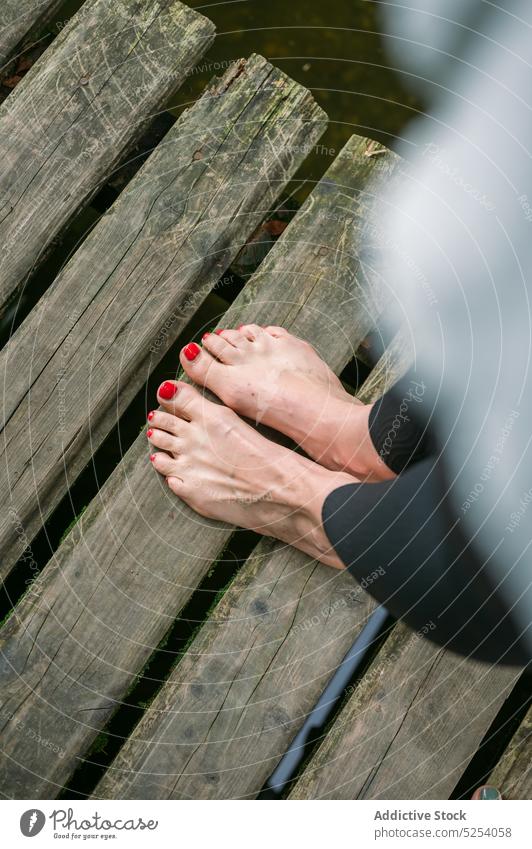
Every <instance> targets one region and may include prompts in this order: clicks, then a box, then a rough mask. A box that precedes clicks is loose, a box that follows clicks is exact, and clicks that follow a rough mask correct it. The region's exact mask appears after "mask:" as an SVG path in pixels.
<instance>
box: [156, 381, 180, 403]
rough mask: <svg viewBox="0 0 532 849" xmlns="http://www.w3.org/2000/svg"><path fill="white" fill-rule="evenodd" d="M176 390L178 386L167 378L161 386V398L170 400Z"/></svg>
mask: <svg viewBox="0 0 532 849" xmlns="http://www.w3.org/2000/svg"><path fill="white" fill-rule="evenodd" d="M176 392H177V386H176V385H175V383H171V382H170V381H169V380H165V382H164V383H162V384H161V386H159V395H160V396H161V398H164V400H165V401H169V400H170V398H173V397H174V395H175V394H176Z"/></svg>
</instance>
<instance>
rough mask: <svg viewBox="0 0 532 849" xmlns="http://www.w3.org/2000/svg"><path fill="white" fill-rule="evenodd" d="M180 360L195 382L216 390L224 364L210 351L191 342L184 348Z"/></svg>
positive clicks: (186, 372)
mask: <svg viewBox="0 0 532 849" xmlns="http://www.w3.org/2000/svg"><path fill="white" fill-rule="evenodd" d="M179 362H180V363H181V365H182V366H183V370H184V372H185V374H187V375H188V377H190V379H191V380H193V381H194V383H197V384H198V386H205V387H206V388H207V389H211V390H212V391H213V392H216V387H217V383H218V381H219V377H220V374H219V372H220V369H221V368H222V366H221V365H220V363H219V362H218V361H217V360H216V359H215V358H214V357H213V356H212V354H210V353H209V351H207V350H206V349H205V348H200V346H199V345H196V343H195V342H191V344H190V345H186V346H185V347H184V348H183V349H182V351H181V353H180V355H179Z"/></svg>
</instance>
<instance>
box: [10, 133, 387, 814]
mask: <svg viewBox="0 0 532 849" xmlns="http://www.w3.org/2000/svg"><path fill="white" fill-rule="evenodd" d="M367 145H368V142H367V140H365V139H361V138H357V137H355V138H353V139H352V140H351V141H350V142H349V143H348V145H347V146H346V148H345V151H344V156H342V157H341V158H340V159H338V160H337V161H336V162H335V163H334V164H333V165H332V167H331V169H330V170H329V172H328V173H327V175H326V177H325V178H324V179H323V180H322V181H321V182H320V184H319V185H318V186H317V187H316V189H315V191H314V192H313V193H312V195H311V196H310V197H309V199H308V200H307V201H306V203H305V204H304V206H303V207H302V209H301V210H300V213H299V214H298V215H297V216H296V217H295V219H294V220H293V221H292V223H291V224H290V225H289V227H288V228H287V229H286V230H285V232H284V234H283V236H282V237H281V238H280V240H279V242H277V244H276V246H275V247H274V248H273V249H272V251H271V253H270V254H269V256H268V257H267V259H266V261H265V267H264V269H262V270H261V271H259V272H258V274H257V275H255V276H254V278H252V280H250V282H249V284H248V285H247V286H246V287H245V289H244V290H243V292H242V293H241V294H240V295H239V297H238V298H237V300H236V301H235V303H234V304H233V306H232V308H231V310H230V311H229V313H228V314H227V317H226V320H227V324H228V326H231V325H232V324H234V323H238V320H242V321H245V320H248V321H250V320H255V319H258V320H259V321H260V323H262V324H265V323H266V322H267V321H269V322H271V323H274V324H284V325H286V326H288V327H292V328H294V329H297V330H298V332H300V333H302V334H304V335H306V336H307V338H308V339H309V340H310V341H311V342H312V343H313V344H315V345H316V346H317V348H318V349H319V350H322V351H325V352H326V354H327V359H328V360H329V362H330V363H331V364H332V365H333V366H334V367H335V368H336V369H337V370H338V369H340V368H341V367H342V366H343V365H344V364H345V362H346V361H347V360H348V359H349V357H350V355H351V352H352V351H354V350H356V348H357V347H358V345H359V344H360V341H361V339H362V338H364V336H365V335H366V334H367V332H368V329H369V328H371V327H372V326H373V325H374V323H375V320H376V317H377V316H376V314H375V313H374V312H372V306H371V304H372V299H371V297H370V296H369V295H368V297H366V296H365V295H364V291H365V290H366V282H367V278H368V275H367V274H366V273H365V269H364V268H363V267H361V262H360V251H361V246H362V245H363V244H364V226H365V222H366V221H367V219H368V206H370V205H371V203H372V196H371V194H368V180H371V178H374V179H375V181H382V182H384V183H386V181H387V180H389V178H390V175H391V173H392V172H393V171H394V169H395V167H396V164H397V160H396V158H395V157H393V156H392V155H391V154H386V155H383V156H379V157H366V155H365V151H366V149H367ZM265 179H266V176H265ZM372 185H373V183H372ZM346 201H347V202H348V213H347V214H346V213H345V212H342V211H341V209H340V206H345V202H346ZM352 208H353V210H352ZM351 210H352V211H351ZM342 293H343V294H342ZM339 295H342V297H339ZM329 305H330V308H331V318H330V319H329V318H328V312H326V310H328V309H329ZM330 321H332V322H333V324H332V325H331V324H330V323H329V322H330ZM331 326H334V327H336V328H337V329H338V333H337V335H336V336H335V339H336V340H337V342H335V343H334V345H331V344H328V343H330V330H331ZM230 534H231V529H230V528H229V527H227V526H224V525H221V524H218V523H214V522H212V523H211V522H206V521H203V520H198V516H197V515H196V514H194V513H192V512H191V511H190V510H188V508H186V507H185V506H184V505H183V504H181V503H180V502H178V501H177V500H176V499H175V498H174V497H173V496H172V495H171V493H170V492H169V490H168V488H167V487H165V486H164V485H163V484H162V483H161V481H160V479H159V477H158V476H157V475H156V474H154V472H153V469H151V468H150V464H149V461H148V449H147V446H146V440H145V436H144V435H141V436H140V437H139V438H138V440H137V441H136V442H135V443H134V445H133V446H132V448H131V449H130V450H129V451H128V452H127V454H126V455H125V457H124V459H123V461H122V462H121V463H120V465H119V467H117V469H116V470H115V472H114V473H113V474H112V475H111V477H110V478H109V480H108V481H107V482H106V484H105V485H104V486H103V487H102V489H101V491H100V493H99V495H98V497H97V498H95V499H94V500H93V501H92V503H91V504H90V505H89V507H88V508H87V510H86V511H85V513H84V514H83V516H82V518H81V520H80V522H79V523H78V525H77V526H76V527H75V528H74V529H73V530H72V531H71V532H70V534H69V535H68V536H67V538H66V539H65V541H64V542H63V544H62V545H61V546H60V548H59V550H58V552H57V554H56V556H55V557H54V558H53V560H52V561H51V562H50V563H49V564H48V565H47V567H46V568H45V569H44V571H43V573H42V574H41V575H40V577H39V578H38V579H37V580H36V581H35V582H34V584H33V585H32V586H31V587H30V589H29V591H28V593H27V594H26V596H25V598H24V599H23V600H22V602H21V603H20V604H19V606H18V607H17V610H16V611H15V613H14V614H12V616H11V617H10V619H8V621H7V623H6V624H5V625H4V627H3V628H2V630H1V631H0V647H1V648H2V651H3V665H2V669H1V672H2V682H1V684H2V699H3V707H2V710H1V711H0V721H1V725H2V728H3V754H2V757H1V759H0V791H2V792H4V793H6V794H7V795H10V796H14V797H16V798H37V797H45V798H46V797H50V796H55V795H56V794H57V792H58V790H59V787H60V786H61V785H62V784H63V782H64V781H65V780H66V779H67V778H68V776H69V775H70V774H71V772H72V770H73V768H74V767H75V765H76V763H77V760H78V758H79V757H80V756H81V755H82V754H83V752H84V751H85V750H86V748H87V747H88V746H89V745H90V743H91V741H92V740H93V739H94V737H95V736H96V734H97V733H98V731H99V730H100V729H101V728H102V726H103V725H104V724H105V722H106V720H107V719H108V718H109V716H110V715H111V713H112V712H113V711H114V710H115V709H116V707H117V705H118V704H120V700H121V699H122V698H123V697H124V694H125V693H126V691H127V689H128V687H129V686H131V684H132V682H134V680H135V676H136V675H137V674H138V672H139V670H141V669H142V666H143V665H144V664H145V663H146V661H147V659H148V658H149V656H150V654H151V653H152V651H153V649H154V648H155V647H156V646H157V644H158V643H159V642H160V640H161V639H162V638H163V637H164V635H165V633H166V632H167V631H168V629H169V628H170V626H171V624H172V622H173V621H174V618H175V616H176V615H177V614H178V612H179V610H180V609H181V608H182V607H183V605H184V604H185V603H186V601H187V600H188V598H189V597H190V595H191V594H192V592H193V591H194V588H195V587H196V586H197V584H198V582H199V581H200V580H201V578H202V577H203V576H204V575H205V574H206V572H207V571H208V569H209V567H210V564H211V563H212V561H213V560H214V559H215V558H216V556H217V555H218V554H219V552H220V551H221V550H222V549H223V547H224V545H225V544H226V543H227V541H228V539H229V536H230ZM24 727H29V728H35V727H36V728H39V729H40V734H41V737H43V738H45V739H47V740H50V741H52V743H53V744H54V745H59V746H60V747H61V757H59V756H56V757H54V756H53V755H51V754H50V751H49V749H46V748H45V747H44V746H40V747H39V746H35V744H34V742H32V741H31V740H30V739H29V738H27V736H26V735H24V733H22V731H21V729H23V728H24Z"/></svg>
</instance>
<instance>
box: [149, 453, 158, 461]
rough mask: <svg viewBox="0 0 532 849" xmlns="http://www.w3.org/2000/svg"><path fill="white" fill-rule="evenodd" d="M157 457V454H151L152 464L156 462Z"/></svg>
mask: <svg viewBox="0 0 532 849" xmlns="http://www.w3.org/2000/svg"><path fill="white" fill-rule="evenodd" d="M156 456H157V454H150V460H151V461H152V463H153V461H154V460H155V458H156Z"/></svg>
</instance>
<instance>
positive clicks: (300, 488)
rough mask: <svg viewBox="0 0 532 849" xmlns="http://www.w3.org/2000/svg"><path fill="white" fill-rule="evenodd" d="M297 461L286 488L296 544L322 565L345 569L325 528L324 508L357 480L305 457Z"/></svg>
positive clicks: (288, 477) (298, 458)
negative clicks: (330, 497) (329, 498)
mask: <svg viewBox="0 0 532 849" xmlns="http://www.w3.org/2000/svg"><path fill="white" fill-rule="evenodd" d="M296 457H297V455H296ZM297 460H298V468H297V472H296V474H295V475H294V474H292V475H291V476H290V471H288V476H287V482H286V489H285V494H286V496H287V497H286V501H287V502H288V505H287V506H288V507H289V510H290V516H291V525H292V528H291V530H292V532H293V534H295V538H296V539H297V542H295V543H294V542H293V544H295V545H296V547H297V548H299V549H300V550H301V551H304V552H305V553H306V554H309V555H310V556H311V557H313V558H314V559H315V560H318V561H320V562H321V563H324V564H326V565H328V566H333V567H334V568H337V569H344V568H345V566H344V564H343V563H342V561H341V560H340V558H339V557H338V555H337V554H336V552H335V550H334V548H333V547H332V546H331V543H330V541H329V538H328V537H327V534H326V533H325V529H324V527H323V521H322V512H323V505H324V503H325V500H326V498H327V496H328V495H330V494H331V492H333V491H334V490H335V489H338V488H339V487H341V486H345V485H346V484H352V483H357V481H356V480H355V479H354V478H352V477H351V476H350V475H348V474H344V473H342V472H331V471H329V470H328V469H325V468H324V467H323V466H320V465H318V464H317V463H313V462H312V461H311V460H307V459H306V458H304V457H297Z"/></svg>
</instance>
